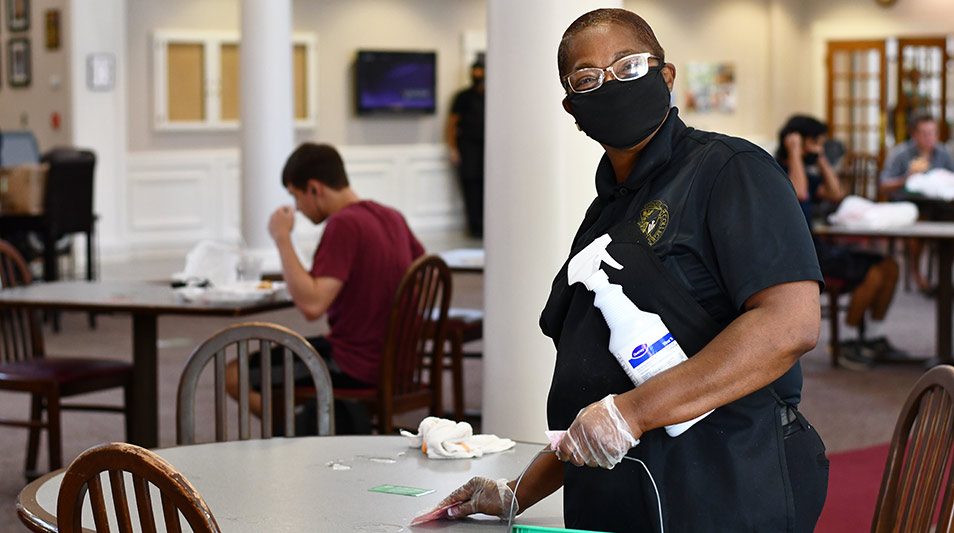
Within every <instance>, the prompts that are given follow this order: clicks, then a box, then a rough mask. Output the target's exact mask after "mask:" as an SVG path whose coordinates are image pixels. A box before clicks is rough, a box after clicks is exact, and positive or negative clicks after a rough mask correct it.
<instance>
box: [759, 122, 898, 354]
mask: <svg viewBox="0 0 954 533" xmlns="http://www.w3.org/2000/svg"><path fill="white" fill-rule="evenodd" d="M827 134H828V126H826V125H825V124H824V123H823V122H821V121H820V120H818V119H816V118H813V117H809V116H805V115H795V116H793V117H791V118H790V119H788V122H786V123H785V126H783V127H782V129H781V130H780V131H779V134H778V150H777V151H776V153H775V158H776V159H778V162H779V164H780V165H782V168H783V169H784V170H785V171H786V172H787V173H788V177H789V179H790V180H791V181H792V185H793V186H794V187H795V194H796V196H798V201H799V203H800V204H801V206H802V211H803V212H804V213H805V219H806V220H807V221H808V223H809V224H811V222H812V216H813V210H814V209H813V208H814V206H815V205H817V204H818V203H819V202H821V201H827V202H830V203H831V204H834V205H837V204H838V203H839V202H841V200H842V199H843V198H844V197H845V192H844V190H843V189H842V187H841V181H840V180H839V179H838V176H837V175H836V174H835V170H834V169H833V168H832V166H831V163H829V161H828V159H827V158H826V157H825V153H824V151H823V150H822V147H823V146H824V144H825V140H826V137H827ZM815 250H816V252H817V254H818V263H819V265H820V266H821V271H822V274H824V276H825V277H826V278H832V279H835V280H838V281H839V282H840V283H843V284H844V285H845V290H847V291H851V303H849V304H848V312H847V313H846V314H845V316H844V318H843V322H842V324H841V333H840V335H839V337H840V340H841V342H840V348H839V353H838V364H840V365H841V366H843V367H845V368H850V369H854V370H864V369H867V368H870V367H871V366H873V365H874V362H875V361H876V360H877V359H899V358H904V357H907V354H906V353H905V352H903V351H901V350H899V349H897V348H895V347H894V346H893V345H892V344H891V343H890V342H888V339H887V336H886V335H885V331H884V329H885V328H884V318H885V316H886V315H887V313H888V308H889V307H890V305H891V300H892V298H893V297H894V289H895V287H896V286H897V283H898V263H897V262H896V261H895V260H894V259H892V258H890V257H885V256H883V255H881V254H877V253H873V252H869V251H865V250H857V249H852V248H848V247H845V246H839V245H835V244H832V243H830V242H827V241H821V240H817V239H816V241H815ZM866 314H867V315H868V320H867V321H866V323H865V332H864V333H865V337H864V338H861V335H860V328H859V326H860V325H861V321H862V319H863V318H864V317H865V315H866Z"/></svg>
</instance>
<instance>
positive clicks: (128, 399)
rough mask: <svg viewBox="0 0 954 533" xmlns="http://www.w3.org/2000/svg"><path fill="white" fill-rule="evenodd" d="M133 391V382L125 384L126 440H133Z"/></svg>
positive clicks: (124, 422) (124, 415)
mask: <svg viewBox="0 0 954 533" xmlns="http://www.w3.org/2000/svg"><path fill="white" fill-rule="evenodd" d="M132 405H133V391H132V383H127V384H125V385H124V386H123V425H124V426H125V428H126V442H132V440H133V437H132V424H131V423H130V421H131V420H132V417H133V409H132Z"/></svg>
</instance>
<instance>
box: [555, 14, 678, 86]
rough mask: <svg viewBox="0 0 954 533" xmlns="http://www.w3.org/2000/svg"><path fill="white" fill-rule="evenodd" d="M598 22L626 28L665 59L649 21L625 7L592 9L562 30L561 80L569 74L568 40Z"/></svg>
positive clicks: (559, 50)
mask: <svg viewBox="0 0 954 533" xmlns="http://www.w3.org/2000/svg"><path fill="white" fill-rule="evenodd" d="M600 24H616V25H619V26H623V27H625V28H628V29H629V30H631V31H632V32H633V34H634V35H635V37H636V38H637V39H638V40H639V41H640V42H641V43H642V44H645V45H647V46H649V51H650V52H652V54H653V55H654V56H656V57H658V58H659V59H660V60H661V61H665V59H666V52H665V51H664V50H663V47H662V46H660V44H659V40H658V39H656V34H655V33H653V29H652V28H650V27H649V23H647V22H646V21H645V20H643V17H640V16H639V15H637V14H636V13H633V12H632V11H627V10H625V9H616V8H601V9H594V10H593V11H590V12H589V13H584V14H583V15H582V16H581V17H580V18H578V19H576V20H574V21H573V23H572V24H570V26H569V27H568V28H567V29H566V31H565V32H563V38H562V39H560V47H559V48H558V49H557V69H559V71H560V81H561V82H562V81H563V78H564V77H566V75H567V74H569V72H567V69H568V68H569V67H570V66H569V65H567V62H568V61H569V60H570V58H569V57H568V56H569V54H570V52H569V50H567V49H568V48H569V47H570V41H571V40H573V38H574V37H576V34H578V33H580V32H581V31H583V30H585V29H587V28H592V27H593V26H599V25H600Z"/></svg>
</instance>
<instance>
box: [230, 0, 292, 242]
mask: <svg viewBox="0 0 954 533" xmlns="http://www.w3.org/2000/svg"><path fill="white" fill-rule="evenodd" d="M239 48H240V61H241V63H240V65H241V68H240V71H241V74H240V76H241V79H240V94H241V100H242V101H241V120H242V126H241V130H242V133H241V146H242V237H243V238H244V239H245V244H246V245H247V246H248V247H249V248H250V249H251V250H254V251H258V252H263V253H265V252H269V251H271V250H272V249H273V245H272V241H271V239H270V238H269V236H268V230H267V229H266V225H267V223H268V217H269V215H270V214H271V212H272V211H273V210H274V209H275V208H276V207H277V206H279V205H281V204H283V203H289V201H290V199H291V197H290V196H287V194H286V192H285V190H284V189H283V188H282V185H281V171H282V167H283V166H284V164H285V159H286V158H288V155H289V154H290V153H291V151H292V150H293V149H294V146H293V142H294V99H293V94H294V93H293V89H292V67H291V0H270V1H268V2H263V1H261V0H242V41H241V45H240V47H239Z"/></svg>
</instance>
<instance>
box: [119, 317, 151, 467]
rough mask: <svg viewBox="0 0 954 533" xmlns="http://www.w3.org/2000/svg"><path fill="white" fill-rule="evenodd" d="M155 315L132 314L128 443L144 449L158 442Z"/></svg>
mask: <svg viewBox="0 0 954 533" xmlns="http://www.w3.org/2000/svg"><path fill="white" fill-rule="evenodd" d="M158 321H159V319H158V317H157V316H156V315H141V314H133V378H132V381H133V383H132V401H133V406H132V413H133V415H132V419H131V420H128V421H127V422H126V423H127V424H129V436H130V441H131V442H132V444H136V445H138V446H143V447H145V448H155V447H156V446H158V445H159V387H158V374H159V367H158V362H157V357H156V355H157V349H156V341H157V339H158V335H157V330H158V328H157V323H158Z"/></svg>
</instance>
